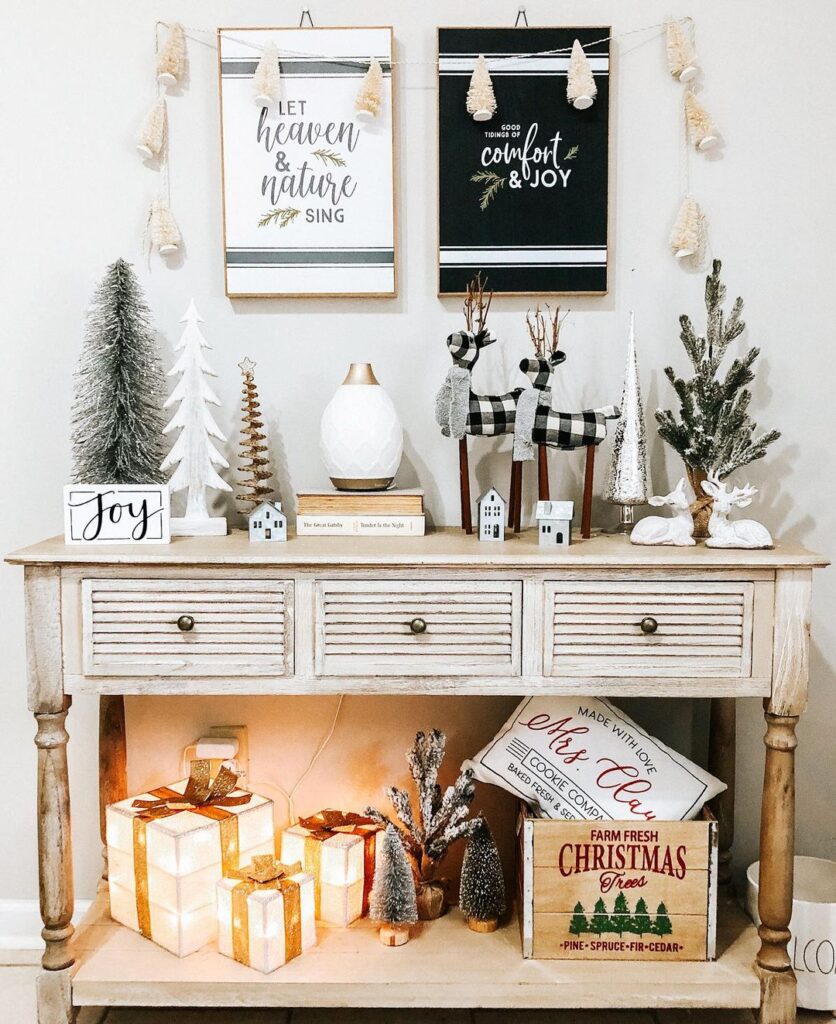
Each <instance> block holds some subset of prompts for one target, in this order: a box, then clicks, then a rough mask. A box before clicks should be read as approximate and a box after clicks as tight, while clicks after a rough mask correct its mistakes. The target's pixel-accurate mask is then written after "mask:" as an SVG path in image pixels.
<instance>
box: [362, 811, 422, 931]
mask: <svg viewBox="0 0 836 1024" xmlns="http://www.w3.org/2000/svg"><path fill="white" fill-rule="evenodd" d="M377 842H378V843H379V844H380V853H379V860H378V866H377V869H376V870H375V873H374V884H373V886H372V891H371V896H370V899H369V917H370V918H371V919H372V920H373V921H378V922H380V924H381V928H380V932H379V933H378V934H379V937H380V941H381V942H382V943H383V945H384V946H402V945H403V944H404V943H405V942H408V941H409V926H410V925H411V924H414V923H415V922H416V921H417V920H418V906H417V902H416V898H415V877H414V875H413V873H412V867H411V866H410V863H409V860H408V858H407V855H406V851H405V850H404V847H403V842H402V841H401V837H400V834H399V832H398V829H396V828H395V826H394V825H392V824H391V823H390V824H389V825H387V826H386V831H385V832H383V834H382V835H379V836H378V839H377Z"/></svg>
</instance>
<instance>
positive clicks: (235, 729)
mask: <svg viewBox="0 0 836 1024" xmlns="http://www.w3.org/2000/svg"><path fill="white" fill-rule="evenodd" d="M203 735H204V736H214V737H215V738H217V739H235V740H238V756H237V758H236V760H237V761H238V767H239V769H240V771H241V773H242V774H241V784H242V785H243V786H246V785H247V780H248V779H249V777H250V739H249V735H248V733H247V727H246V725H212V726H210V727H209V729H208V730H207V731H206V732H205V733H204V734H203Z"/></svg>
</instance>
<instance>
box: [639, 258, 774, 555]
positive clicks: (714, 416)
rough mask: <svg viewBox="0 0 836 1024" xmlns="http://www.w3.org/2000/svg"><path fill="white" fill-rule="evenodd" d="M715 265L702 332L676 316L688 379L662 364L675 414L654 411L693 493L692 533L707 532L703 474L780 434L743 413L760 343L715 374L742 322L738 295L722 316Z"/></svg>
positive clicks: (735, 464)
mask: <svg viewBox="0 0 836 1024" xmlns="http://www.w3.org/2000/svg"><path fill="white" fill-rule="evenodd" d="M721 269H722V264H721V262H720V260H715V261H714V265H713V268H712V271H711V273H710V274H709V275H708V277H707V278H706V280H705V308H706V313H707V327H706V333H705V336H704V337H703V336H702V335H697V334H696V333H695V331H694V326H693V324H692V323H691V319H690V317H688V316H685V315H683V316H681V317H680V318H679V323H680V326H681V328H682V330H681V332H680V335H679V337H680V339H681V341H682V344H683V346H684V348H685V351H686V353H687V354H688V358H689V359H690V360H691V365H692V366H693V368H694V375H693V376H692V377H690V378H688V379H686V378H683V377H678V376H677V375H676V373H675V372H674V370H673V367H671V366H668V367H666V368H665V376H666V377H667V378H668V380H669V381H670V382H671V384H672V386H673V389H674V391H676V394H677V397H678V398H679V402H680V409H679V419H677V418H676V416H675V415H674V413H673V412H672V411H670V410H663V409H657V411H656V422H657V423H658V425H659V436H660V437H661V438H662V440H663V441H666V442H667V443H668V444H669V445H670V446H671V448H673V449H674V451H676V452H678V453H679V455H680V456H681V457H682V459H683V460H684V462H685V466H686V469H687V471H688V478H689V481H690V483H691V487H692V488H693V489H694V494H695V495H696V498H697V500H696V501H695V503H694V505H692V506H691V508H692V511H693V512H694V521H695V530H694V536H695V537H706V536H707V535H708V519H709V517H710V515H711V501H712V499H711V498H710V497H708V496H706V495H704V493H703V488H702V482H703V481H704V480H706V479H707V478H708V477H709V476H711V477H714V478H716V479H718V480H724V479H725V478H726V477H727V476H729V475H730V474H731V473H733V472H734V471H735V470H736V469H740V467H741V466H746V465H748V464H749V463H750V462H754V461H755V460H756V459H762V458H763V457H764V455H765V454H766V449H767V447H768V446H769V445H770V444H772V442H773V441H777V439H778V438H779V437H780V436H781V435H780V433H779V432H778V431H777V430H768V431H766V432H764V433H757V424H756V423H755V421H754V420H753V419H752V418H751V416H750V415H749V404H750V402H751V400H752V393H751V391H749V390H748V387H747V385H748V384H751V382H752V381H753V380H754V379H755V375H754V373H753V372H752V364H753V363H754V362H755V360H756V359H757V357H758V354H759V352H760V349H758V348H755V347H753V348H750V349H749V351H748V352H747V354H746V355H745V356H744V357H743V358H742V359H740V358H737V359H735V360H734V361H733V362H732V364H731V366H730V367H729V368H728V370H727V371H726V375H725V377H723V379H722V380H721V379H719V378H718V373H719V370H720V364H721V363H722V362H723V358H724V356H725V355H726V352H727V351H728V348H729V345H730V344H731V343H732V342H733V341H734V340H735V338H737V337H739V336H740V335H741V334H742V333H743V331H744V329H745V327H746V325H745V324H744V322H743V320H741V314H742V312H743V299H741V298H737V299H735V301H734V305H733V306H732V310H731V313H730V314H729V315H728V318H727V317H726V314H725V311H724V310H723V302H724V300H725V297H726V287H725V285H724V284H723V283H722V282H721V280H720V271H721Z"/></svg>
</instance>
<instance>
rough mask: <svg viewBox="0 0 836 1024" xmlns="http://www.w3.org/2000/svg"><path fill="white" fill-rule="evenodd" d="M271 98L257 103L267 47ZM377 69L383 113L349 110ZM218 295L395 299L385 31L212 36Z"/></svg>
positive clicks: (244, 31)
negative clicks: (220, 225) (218, 164)
mask: <svg viewBox="0 0 836 1024" xmlns="http://www.w3.org/2000/svg"><path fill="white" fill-rule="evenodd" d="M270 46H274V47H276V49H277V50H278V54H279V67H280V86H279V95H278V98H277V99H276V100H275V101H274V102H273V103H272V104H271V105H270V106H269V107H266V106H261V105H260V104H257V103H256V102H255V100H254V95H253V82H252V79H253V75H254V73H255V70H256V67H257V65H258V61H259V59H260V57H261V56H262V54H263V53H264V50H265V48H267V47H270ZM372 58H376V59H377V60H378V61H379V62H380V65H381V68H382V71H383V81H382V103H381V106H380V109H379V111H378V113H377V116H376V117H374V118H373V119H372V120H369V121H366V120H362V121H361V120H359V119H358V118H357V117H356V116H355V100H356V98H357V93H358V91H359V89H360V86H361V84H362V82H363V78H364V76H365V75H366V72H367V71H368V69H369V65H370V62H371V60H372ZM218 64H219V76H220V95H221V101H220V106H221V155H222V162H223V204H224V269H225V279H226V294H227V295H228V296H229V297H230V298H244V297H248V296H253V297H255V296H279V295H281V296H326V295H383V296H388V295H394V294H395V293H396V277H395V210H394V205H395V204H394V139H393V112H392V108H393V103H392V100H393V90H392V29H391V28H390V27H386V28H220V29H218Z"/></svg>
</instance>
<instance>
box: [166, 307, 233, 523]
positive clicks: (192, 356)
mask: <svg viewBox="0 0 836 1024" xmlns="http://www.w3.org/2000/svg"><path fill="white" fill-rule="evenodd" d="M180 323H185V325H186V326H185V328H184V329H183V333H182V335H181V336H180V340H179V341H178V342H177V344H176V345H175V347H174V351H175V352H179V353H180V356H179V357H178V359H177V362H176V363H175V364H174V366H172V368H171V369H170V370H169V371H168V376H169V377H173V376H175V375H178V374H179V376H180V380H179V381H178V382H177V385H176V387H175V388H174V390H173V391H172V392H171V395H170V396H169V398H168V401H167V402H166V403H165V405H164V408H165V409H168V408H170V407H171V406H172V405H174V404H175V403H179V406H178V409H177V412H176V413H175V414H174V415H173V416H172V417H171V419H170V420H169V423H168V425H167V426H166V428H165V429H164V430H163V433H164V434H168V433H170V432H171V431H172V430H180V436H179V437H178V438H177V440H176V441H175V442H174V446H173V447H172V449H171V451H170V452H169V453H168V456H167V457H166V459H165V461H164V462H163V464H162V468H163V469H170V468H171V467H172V466H176V467H177V469H176V470H175V471H174V473H173V475H172V477H171V479H170V480H169V482H168V486H169V489H170V490H171V491H172V492H175V491H183V490H188V495H187V500H186V513H185V515H184V516H183V517H182V518H172V520H171V532H172V534H175V535H179V536H189V537H196V536H204V535H207V534H225V533H226V518H225V517H224V516H210V515H209V510H208V507H207V504H206V488H207V487H211V488H214V489H215V490H218V491H231V490H232V488H231V487H230V486H229V484H228V483H227V482H226V481H225V480H223V479H221V477H220V476H219V475H218V472H217V469H216V468H215V467H217V466H223V467H227V468H228V467H229V463H228V462H227V461H226V459H225V458H224V457H223V455H221V453H220V452H219V451H218V450H217V449H216V448H215V446H214V444H213V443H212V438H213V437H214V438H217V439H218V440H219V441H225V440H226V438H225V437H224V435H223V434H222V433H221V431H220V428H219V427H218V425H217V423H216V422H215V418H214V417H213V416H212V413H211V412H210V411H209V408H208V406H209V405H220V404H221V402H220V399H219V398H218V397H217V395H216V394H215V392H214V391H213V390H212V388H211V387H209V384H208V382H207V380H206V378H207V376H211V377H215V376H217V374H216V373H215V371H214V370H213V369H212V367H211V366H210V365H209V364H208V363H207V362H206V359H205V358H204V356H203V349H204V348H209V347H210V345H209V343H208V342H207V341H206V339H205V338H204V337H203V334H202V333H201V331H200V327H199V326H198V325H199V324H201V323H203V318H202V317H201V315H200V314H199V313H198V311H197V309H196V307H195V304H194V299H192V301H191V302H190V303H189V308H188V309H187V310H186V313H185V315H184V316H183V318H182V319H181V321H180Z"/></svg>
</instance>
